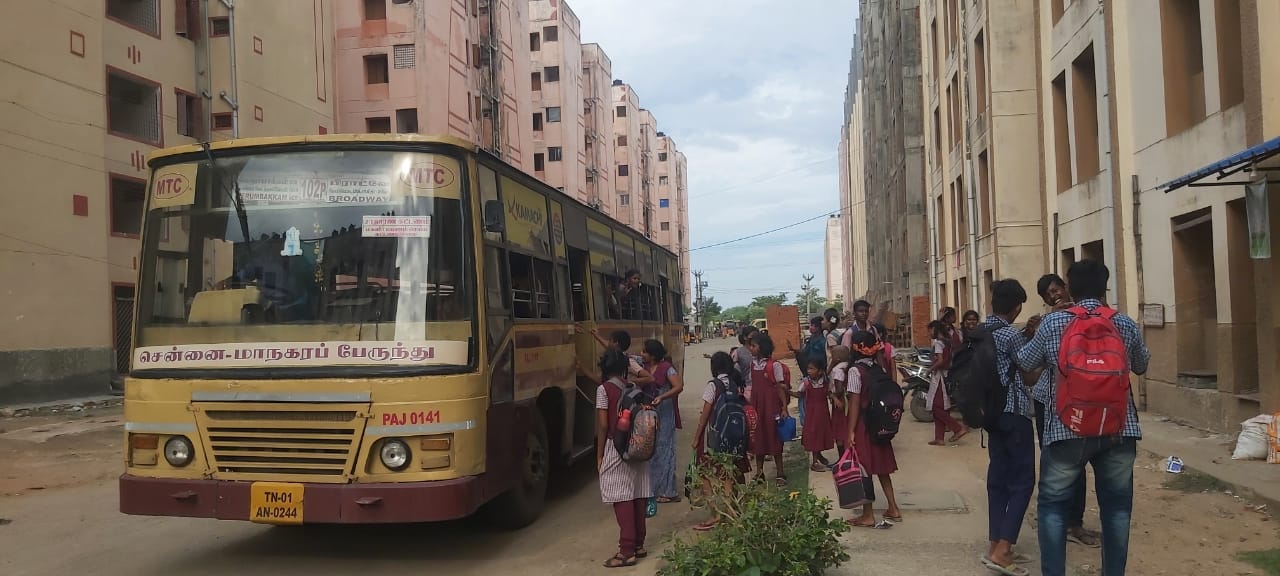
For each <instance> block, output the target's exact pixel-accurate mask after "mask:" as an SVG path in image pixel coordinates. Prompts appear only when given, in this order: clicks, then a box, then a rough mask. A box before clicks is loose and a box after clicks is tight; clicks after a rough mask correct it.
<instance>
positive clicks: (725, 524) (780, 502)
mask: <svg viewBox="0 0 1280 576" xmlns="http://www.w3.org/2000/svg"><path fill="white" fill-rule="evenodd" d="M730 467H731V464H730V463H728V462H724V461H721V462H720V463H719V466H715V465H709V466H701V467H697V468H695V478H696V479H697V480H700V482H699V483H698V485H701V486H702V487H703V489H702V490H701V492H702V493H701V494H694V498H691V501H693V502H694V503H695V504H697V505H701V506H704V507H706V508H707V509H709V510H711V511H712V512H713V513H715V514H718V515H719V516H720V518H721V519H722V520H721V522H720V525H719V526H717V527H716V528H715V529H714V530H712V531H711V532H708V533H706V534H705V535H704V536H702V537H701V538H694V539H693V540H691V541H684V540H680V539H677V540H676V541H675V543H674V544H673V545H672V546H671V547H670V548H668V549H667V552H666V553H665V554H663V557H662V558H663V560H665V561H666V564H665V565H664V566H663V567H662V568H661V569H660V570H659V571H658V574H659V575H660V576H695V575H696V576H702V575H707V574H714V575H717V576H720V575H724V576H732V575H742V576H772V575H778V576H814V575H818V574H822V573H823V572H824V571H825V570H826V569H827V568H831V567H834V566H839V565H840V564H841V563H843V562H846V561H848V560H849V555H848V553H846V552H845V550H844V546H842V545H841V543H840V540H839V536H840V534H842V533H844V532H845V531H847V530H848V529H849V526H848V524H846V523H845V522H844V521H843V520H840V519H833V518H831V516H830V514H829V512H830V511H831V502H830V501H829V500H827V499H825V498H823V499H819V498H818V497H816V496H814V495H813V492H811V491H809V490H808V489H805V490H801V491H788V490H784V489H781V488H777V487H775V486H774V485H773V484H772V483H761V482H751V483H749V484H746V485H739V484H736V483H735V482H733V481H732V478H731V477H729V476H726V475H725V474H722V473H718V472H717V471H719V470H727V469H730ZM695 492H696V491H695Z"/></svg>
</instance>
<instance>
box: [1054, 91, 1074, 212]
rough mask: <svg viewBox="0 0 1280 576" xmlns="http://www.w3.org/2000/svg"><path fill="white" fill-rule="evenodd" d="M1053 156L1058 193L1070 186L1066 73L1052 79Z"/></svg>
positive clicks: (1069, 137)
mask: <svg viewBox="0 0 1280 576" xmlns="http://www.w3.org/2000/svg"><path fill="white" fill-rule="evenodd" d="M1052 88H1053V157H1054V171H1055V172H1057V174H1058V177H1057V181H1058V193H1059V194H1061V193H1063V192H1066V191H1067V189H1068V188H1071V134H1070V132H1069V131H1070V126H1068V124H1067V123H1068V120H1067V73H1066V72H1063V73H1061V74H1059V75H1058V77H1057V78H1054V79H1053V82H1052Z"/></svg>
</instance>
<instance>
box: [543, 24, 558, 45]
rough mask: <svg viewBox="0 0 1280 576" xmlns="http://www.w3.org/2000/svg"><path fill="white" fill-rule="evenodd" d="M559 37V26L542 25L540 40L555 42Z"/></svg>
mask: <svg viewBox="0 0 1280 576" xmlns="http://www.w3.org/2000/svg"><path fill="white" fill-rule="evenodd" d="M559 39H560V28H559V27H557V26H544V27H543V28H542V40H543V41H544V42H556V41H558V40H559Z"/></svg>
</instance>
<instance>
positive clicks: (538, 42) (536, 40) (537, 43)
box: [529, 32, 542, 52]
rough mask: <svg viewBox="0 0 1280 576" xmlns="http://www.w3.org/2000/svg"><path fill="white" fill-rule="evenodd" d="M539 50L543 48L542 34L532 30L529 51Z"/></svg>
mask: <svg viewBox="0 0 1280 576" xmlns="http://www.w3.org/2000/svg"><path fill="white" fill-rule="evenodd" d="M539 50H542V39H541V37H540V36H538V33H537V32H530V33H529V51H530V52H537V51H539Z"/></svg>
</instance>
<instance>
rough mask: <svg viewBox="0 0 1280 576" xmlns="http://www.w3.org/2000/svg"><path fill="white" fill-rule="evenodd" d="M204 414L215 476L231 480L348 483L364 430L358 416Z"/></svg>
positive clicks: (242, 410) (247, 411)
mask: <svg viewBox="0 0 1280 576" xmlns="http://www.w3.org/2000/svg"><path fill="white" fill-rule="evenodd" d="M201 412H202V415H203V418H202V419H201V420H202V422H203V424H204V426H202V430H203V433H204V437H205V438H204V440H205V446H207V447H208V454H209V457H210V460H211V467H212V468H213V472H214V475H215V477H217V478H220V479H227V480H290V479H296V480H300V481H306V482H342V481H345V480H346V479H347V477H348V475H349V473H350V472H351V470H352V467H353V460H354V456H355V451H356V450H355V447H356V446H357V445H358V444H359V440H360V435H361V433H362V432H363V424H364V419H363V418H362V417H360V414H359V411H357V410H280V409H279V408H278V407H273V408H264V409H263V410H253V409H252V408H248V407H244V406H237V407H236V409H234V410H224V409H214V408H209V409H206V410H203V411H201Z"/></svg>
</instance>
